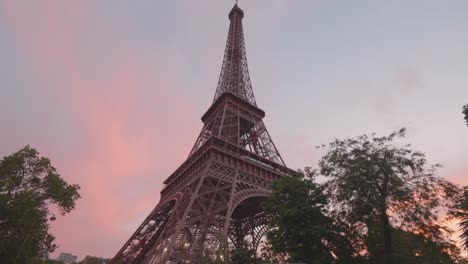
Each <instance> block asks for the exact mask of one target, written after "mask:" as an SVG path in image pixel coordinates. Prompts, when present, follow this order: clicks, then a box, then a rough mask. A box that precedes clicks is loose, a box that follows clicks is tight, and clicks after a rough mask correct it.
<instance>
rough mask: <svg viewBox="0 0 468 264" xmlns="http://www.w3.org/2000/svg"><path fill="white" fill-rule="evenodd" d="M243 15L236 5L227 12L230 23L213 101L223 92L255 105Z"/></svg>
mask: <svg viewBox="0 0 468 264" xmlns="http://www.w3.org/2000/svg"><path fill="white" fill-rule="evenodd" d="M243 17H244V12H243V11H242V9H240V8H239V7H238V6H237V5H235V6H234V8H233V9H232V10H231V12H230V13H229V19H230V21H231V23H230V25H229V33H228V37H227V42H226V49H225V51H224V60H223V66H222V67H221V74H220V76H219V81H218V87H217V88H216V94H215V97H214V100H213V101H216V99H218V97H220V96H221V95H222V94H223V93H233V94H235V95H237V96H238V97H240V98H242V99H244V100H246V101H247V102H249V103H251V104H253V105H256V102H255V97H254V94H253V89H252V83H251V81H250V75H249V68H248V66H247V53H246V50H245V41H244V30H243V28H242V18H243Z"/></svg>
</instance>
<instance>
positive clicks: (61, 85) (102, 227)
mask: <svg viewBox="0 0 468 264" xmlns="http://www.w3.org/2000/svg"><path fill="white" fill-rule="evenodd" d="M233 3H234V1H230V0H196V1H195V0H177V1H169V0H166V1H162V0H140V1H124V0H100V1H91V0H89V1H85V0H82V1H63V0H62V1H60V0H56V1H52V0H40V1H37V0H29V1H23V0H0V157H3V156H5V155H8V154H11V153H13V152H15V151H17V150H18V149H20V148H22V147H24V146H25V145H27V144H30V145H31V146H32V147H34V148H36V149H37V150H39V152H41V154H42V155H44V156H47V157H50V158H51V159H52V163H53V164H54V165H55V167H56V168H57V169H58V171H59V172H60V174H61V175H62V177H63V178H64V179H65V180H66V181H68V182H70V183H77V184H79V185H80V186H81V194H82V197H83V198H82V199H80V200H79V201H78V203H77V207H76V210H74V211H73V212H72V213H70V214H69V215H67V216H65V217H57V220H56V221H55V222H54V223H53V224H52V232H53V233H54V234H55V235H56V237H57V239H56V242H57V243H58V244H59V246H60V247H59V249H58V250H57V252H56V253H59V252H71V253H73V254H76V255H78V256H79V257H80V258H82V257H84V256H86V255H96V256H104V257H112V256H113V255H114V254H115V253H116V252H117V251H118V250H119V249H120V247H121V246H122V245H123V243H124V242H125V241H126V240H127V239H128V238H129V237H130V235H131V234H132V232H133V231H134V230H135V229H136V228H137V227H138V225H139V224H140V223H141V222H142V221H143V219H144V218H145V217H146V216H147V214H148V213H149V212H150V210H151V209H152V208H153V207H154V206H155V205H156V204H157V202H158V200H159V192H160V190H161V188H162V182H163V180H164V179H165V178H166V177H167V176H169V175H170V173H172V172H173V171H174V170H175V169H176V168H177V166H178V165H180V164H181V163H182V162H183V161H184V160H185V158H186V157H187V155H188V153H189V151H190V149H191V147H192V146H193V143H194V142H195V139H196V137H197V135H198V132H199V130H200V129H201V126H202V123H201V121H200V117H201V116H202V114H203V113H204V111H205V110H207V109H208V107H209V106H210V104H211V102H212V99H213V96H214V92H215V89H216V85H217V82H218V77H219V72H220V68H221V63H222V56H223V53H224V48H225V41H226V35H227V31H228V26H229V20H228V17H227V14H228V12H229V10H230V9H231V7H232V6H233ZM239 6H240V7H241V8H242V9H243V10H244V12H245V18H244V21H243V22H244V30H245V38H246V45H247V56H248V60H249V70H250V76H251V79H252V84H253V89H254V92H255V95H256V100H257V104H258V105H259V107H260V108H262V109H264V110H265V111H266V114H267V116H266V119H265V123H266V125H267V128H268V130H269V132H270V134H271V136H272V137H273V140H274V141H275V143H276V146H277V147H278V149H279V151H280V153H281V154H282V156H283V158H284V160H285V162H286V163H287V165H288V166H289V167H291V168H294V169H297V168H303V167H305V166H316V164H317V160H318V159H319V158H320V156H321V155H322V152H321V151H320V150H317V149H316V148H315V146H317V145H320V144H326V143H328V142H330V141H332V140H333V139H335V138H343V137H351V136H357V135H360V134H363V133H371V132H376V133H378V134H381V135H383V134H388V133H390V132H391V131H393V130H396V129H399V128H400V127H403V126H404V127H407V129H408V136H407V138H406V139H405V142H407V143H411V144H412V145H413V146H414V147H415V148H417V149H419V150H422V151H424V152H426V154H427V156H428V159H429V161H430V162H431V163H441V164H442V165H443V166H444V167H443V168H442V169H440V170H439V171H438V174H439V175H440V176H443V177H446V178H448V179H450V180H452V181H454V182H456V183H459V184H468V127H466V125H465V123H464V120H463V116H462V114H461V110H462V105H464V104H468V15H467V11H468V1H466V0H445V1H441V0H412V1H408V0H394V1H384V0H381V1H375V0H353V1H347V0H342V1H338V0H323V1H319V0H240V1H239Z"/></svg>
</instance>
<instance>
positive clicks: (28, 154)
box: [0, 146, 80, 263]
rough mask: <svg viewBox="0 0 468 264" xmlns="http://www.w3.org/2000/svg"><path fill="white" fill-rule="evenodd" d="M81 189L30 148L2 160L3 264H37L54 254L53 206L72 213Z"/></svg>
mask: <svg viewBox="0 0 468 264" xmlns="http://www.w3.org/2000/svg"><path fill="white" fill-rule="evenodd" d="M78 190H79V186H78V185H75V184H68V183H67V182H65V181H64V180H63V179H62V178H61V177H60V175H59V174H58V172H57V170H56V169H55V168H54V167H53V166H52V165H51V162H50V160H49V159H48V158H45V157H40V156H39V153H38V152H37V151H36V150H35V149H33V148H31V147H29V146H26V147H24V148H23V149H21V150H19V151H18V152H16V153H13V154H11V155H10V156H6V157H4V158H3V159H2V160H0V215H1V216H2V217H1V219H0V237H1V239H0V263H37V262H38V259H39V257H40V256H43V255H46V254H47V253H49V252H53V251H54V250H55V248H56V247H57V246H56V245H55V244H54V243H53V241H54V239H55V237H54V236H53V235H52V234H50V233H49V223H48V220H49V219H50V220H54V219H55V215H53V214H52V213H51V211H50V207H51V206H54V207H55V208H57V210H58V211H59V213H60V214H61V215H65V214H66V213H69V212H70V211H72V210H73V209H74V207H75V201H76V200H77V199H79V198H80V195H79V193H78Z"/></svg>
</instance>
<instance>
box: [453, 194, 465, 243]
mask: <svg viewBox="0 0 468 264" xmlns="http://www.w3.org/2000/svg"><path fill="white" fill-rule="evenodd" d="M450 215H451V216H453V217H454V218H455V219H457V220H459V221H460V223H459V227H460V231H461V232H462V233H461V235H460V238H461V239H462V240H463V247H464V248H465V249H468V186H467V187H465V188H464V189H463V193H462V195H461V196H460V198H459V199H458V202H457V203H456V204H455V205H454V207H453V209H452V210H451V212H450Z"/></svg>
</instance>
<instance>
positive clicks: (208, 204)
mask: <svg viewBox="0 0 468 264" xmlns="http://www.w3.org/2000/svg"><path fill="white" fill-rule="evenodd" d="M243 17H244V12H243V11H242V10H241V9H240V8H239V7H238V6H237V4H236V5H235V6H234V7H233V8H232V10H231V12H230V13H229V20H230V26H229V33H228V38H227V43H226V49H225V52H224V59H223V65H222V68H221V74H220V77H219V82H218V86H217V89H216V93H215V97H214V101H213V104H212V105H211V106H210V108H209V109H208V111H207V112H206V113H205V114H204V115H203V117H202V121H203V124H204V125H203V128H202V130H201V132H200V134H199V136H198V138H197V140H196V142H195V145H194V146H193V148H192V151H191V152H190V154H189V156H188V158H187V160H186V161H185V162H184V163H182V165H181V166H180V167H179V168H178V169H177V170H176V171H175V172H174V173H173V174H172V175H170V176H169V177H168V178H167V179H166V180H165V181H164V184H165V186H164V188H163V190H162V191H161V200H160V202H159V204H158V205H157V206H156V207H155V208H154V209H153V211H152V212H151V213H150V215H149V216H148V217H147V218H146V219H145V220H144V221H143V223H142V224H141V225H140V227H139V228H138V229H137V230H136V232H135V233H134V234H133V235H132V236H131V238H130V239H129V240H128V241H127V242H126V243H125V244H124V246H123V247H122V249H121V250H120V251H119V252H118V253H117V255H116V256H115V257H114V259H113V260H112V263H132V264H134V263H145V264H146V263H151V264H159V263H166V262H167V261H168V260H171V261H174V262H175V263H185V262H186V261H187V260H189V261H192V262H191V263H195V262H194V261H196V259H198V258H200V257H202V256H204V257H212V258H223V257H226V256H227V253H228V249H229V248H232V247H241V246H243V241H244V240H246V239H247V241H248V242H249V243H250V244H249V246H250V247H251V248H252V249H256V248H257V247H258V245H259V243H260V240H261V237H262V236H263V235H264V234H265V232H267V231H268V230H269V229H270V228H271V225H270V222H271V221H270V220H271V216H270V215H268V214H267V213H265V212H264V211H263V210H262V209H261V207H260V200H261V199H262V198H263V197H266V196H268V194H269V193H270V192H271V183H272V181H274V180H275V179H278V178H279V177H282V176H284V175H285V174H287V173H290V172H291V170H290V169H288V168H287V167H286V165H285V163H284V161H283V159H282V158H281V156H280V154H279V152H278V150H277V148H276V146H275V145H274V143H273V141H272V139H271V137H270V134H269V133H268V131H267V129H266V127H265V124H264V123H263V118H264V117H265V112H264V111H263V110H261V109H260V108H258V107H257V104H256V101H255V98H254V94H253V89H252V84H251V81H250V76H249V71H248V67H247V56H246V51H245V43H244V33H243V29H242V18H243Z"/></svg>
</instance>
